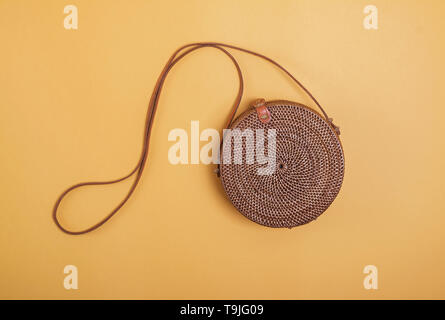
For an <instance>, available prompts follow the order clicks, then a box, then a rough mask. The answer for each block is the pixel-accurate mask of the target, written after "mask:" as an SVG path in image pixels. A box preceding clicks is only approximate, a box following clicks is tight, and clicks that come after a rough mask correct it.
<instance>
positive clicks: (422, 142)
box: [0, 0, 445, 299]
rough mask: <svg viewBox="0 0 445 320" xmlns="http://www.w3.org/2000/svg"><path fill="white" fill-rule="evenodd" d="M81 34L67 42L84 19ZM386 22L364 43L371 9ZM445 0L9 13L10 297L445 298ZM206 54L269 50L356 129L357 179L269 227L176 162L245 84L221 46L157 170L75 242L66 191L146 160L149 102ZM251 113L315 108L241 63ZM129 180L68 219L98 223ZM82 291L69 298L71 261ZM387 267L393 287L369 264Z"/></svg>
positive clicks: (247, 59) (3, 204)
mask: <svg viewBox="0 0 445 320" xmlns="http://www.w3.org/2000/svg"><path fill="white" fill-rule="evenodd" d="M68 4H74V5H76V6H77V8H78V14H79V29H78V30H65V29H64V27H63V20H64V17H65V14H64V13H63V8H64V6H65V5H68ZM368 4H374V5H376V6H377V8H378V10H379V29H378V30H365V29H364V28H363V19H364V17H365V14H364V13H363V8H364V7H365V6H366V5H368ZM444 10H445V2H443V1H440V0H437V1H420V0H419V1H402V0H393V1H383V0H373V1H372V2H369V1H361V0H337V1H327V0H325V1H322V0H317V1H314V0H307V1H302V0H280V1H258V0H252V1H239V0H224V1H208V0H205V1H204V0H203V1H123V0H122V1H87V0H83V1H77V0H76V1H55V0H54V1H24V0H20V1H19V0H15V1H12V0H8V1H5V0H1V1H0V40H1V48H0V88H1V89H0V90H1V91H0V92H1V93H0V139H1V140H0V141H1V157H0V165H1V173H0V195H1V201H0V219H1V220H0V298H7V299H10V298H26V299H28V298H43V299H47V298H61V299H80V298H86V299H90V298H94V299H95V298H105V299H108V298H117V299H126V298H135V299H169V298H175V299H185V298H190V299H195V298H197V299H212V298H227V299H230V298H233V299H238V298H243V299H244V298H246V299H249V298H255V299H300V298H303V299H309V298H318V299H327V298H335V299H343V298H359V299H376V298H383V299H389V298H396V299H397V298H409V299H411V298H434V299H435V298H445V275H444V267H445V257H444V254H443V253H444V250H443V245H444V244H445V235H444V227H445V217H444V209H445V200H444V194H443V193H444V189H445V188H444V187H445V186H444V179H445V169H444V137H445V126H444V125H443V123H444V117H445V112H444V109H445V108H444V102H445V90H444V89H443V83H444V81H445V63H444V62H443V57H444V56H445V46H444V43H445V42H444V32H445V31H444V30H445V20H444V18H443V12H444ZM195 41H220V42H227V43H231V44H234V45H239V46H242V47H245V48H249V49H252V50H256V51H260V52H262V53H264V54H266V55H268V56H270V57H272V58H274V59H276V60H277V61H279V62H280V63H282V64H283V65H284V66H286V67H287V68H288V69H289V70H290V71H291V72H292V73H294V74H295V75H296V76H297V78H298V79H300V80H301V81H302V82H303V83H304V84H305V85H306V86H307V87H308V88H309V89H310V90H311V91H312V92H313V93H314V95H315V96H316V97H317V98H318V99H319V101H320V102H321V103H322V105H323V106H324V107H325V108H326V110H327V111H328V113H329V114H330V115H331V116H333V118H334V120H335V122H336V124H338V125H339V126H340V127H341V130H342V134H341V140H342V143H343V146H344V150H345V158H346V172H345V178H344V185H343V187H342V189H341V191H340V194H339V196H338V198H337V199H336V201H334V203H333V205H332V206H331V207H330V208H329V209H328V211H327V212H326V213H325V214H323V215H322V216H321V217H320V218H319V219H318V220H317V221H315V222H312V223H310V224H308V225H305V226H302V227H298V228H294V229H292V230H288V229H283V230H281V229H268V228H265V227H262V226H259V225H257V224H254V223H252V222H250V221H249V220H247V219H246V218H244V217H243V216H242V215H241V214H239V213H238V212H237V211H236V210H235V208H234V207H233V206H232V205H231V204H230V202H229V201H228V200H227V199H226V197H225V195H224V193H223V189H222V187H221V185H220V182H219V180H218V179H217V178H216V177H215V175H214V174H213V173H212V170H213V169H214V166H206V165H203V164H201V165H188V166H185V165H184V166H173V165H171V164H170V163H169V162H168V159H167V152H168V149H169V147H170V146H171V145H172V144H173V143H172V142H169V141H167V135H168V132H169V131H170V130H171V129H173V128H185V129H187V130H189V128H190V121H191V120H200V126H201V130H203V129H205V128H209V127H212V128H217V129H221V128H222V126H223V124H224V123H225V121H226V118H227V115H228V112H229V109H230V106H231V104H232V101H233V99H234V95H235V93H236V88H237V85H238V84H237V78H236V73H235V70H234V68H233V66H232V65H231V62H230V61H229V60H228V59H227V57H225V56H224V55H222V54H221V53H220V52H217V50H214V49H209V48H207V49H202V50H199V51H198V52H195V53H194V54H192V55H190V56H188V57H187V58H186V59H184V60H183V61H182V62H181V63H180V64H178V65H177V66H176V67H175V68H174V70H173V72H172V73H171V74H170V75H169V77H168V80H167V82H166V86H165V88H164V92H163V95H162V98H161V100H160V105H159V108H158V113H157V115H156V122H155V126H154V129H153V132H152V136H153V139H152V141H151V150H150V151H151V152H150V154H149V163H148V165H147V167H146V170H145V172H144V175H143V178H142V180H141V183H140V185H139V186H138V188H137V190H136V192H135V193H134V196H133V197H132V198H131V200H130V201H129V202H128V203H127V204H126V205H125V207H124V208H123V209H122V210H121V211H120V212H119V213H118V214H117V215H116V216H115V217H114V218H113V219H112V220H111V221H110V222H109V223H107V224H106V225H105V226H103V227H102V228H100V229H99V230H97V231H95V232H93V233H90V234H88V235H84V236H78V237H73V236H68V235H66V234H63V233H62V232H60V231H59V230H58V229H57V228H56V227H55V225H54V223H53V221H52V220H51V210H52V206H53V203H54V201H55V200H56V198H57V196H58V195H59V194H60V192H61V191H62V190H63V189H65V188H66V187H67V186H69V185H71V184H73V183H75V182H80V181H88V180H101V179H105V180H106V179H110V178H117V177H120V176H122V175H124V174H126V173H127V172H128V171H129V170H130V169H131V168H133V166H134V165H135V163H136V161H137V159H138V157H139V152H140V147H141V136H142V131H143V122H144V118H145V113H146V106H147V103H148V99H149V96H150V93H151V90H152V88H153V86H154V83H155V81H156V78H157V76H158V74H159V72H160V71H161V69H162V67H163V65H164V63H165V62H166V60H167V59H168V57H169V56H170V54H171V53H172V52H173V51H174V50H175V49H176V48H177V47H179V46H180V45H182V44H185V43H189V42H195ZM234 54H235V55H236V57H237V58H238V59H239V62H240V64H241V67H242V69H243V71H244V76H245V83H246V87H245V89H246V90H245V97H244V100H243V104H242V110H244V109H245V108H246V106H247V103H248V102H249V101H250V100H252V99H254V98H258V97H264V98H266V99H269V100H271V99H289V100H294V101H299V102H303V103H306V104H309V105H311V106H313V104H311V103H310V101H309V99H308V98H307V97H305V96H304V95H303V94H302V92H301V90H298V89H296V88H295V86H294V85H293V84H292V83H291V82H290V81H289V80H288V79H287V78H286V77H285V76H284V75H283V73H281V72H279V71H278V70H277V69H275V68H274V67H272V66H271V65H268V64H267V63H265V62H264V61H262V60H259V59H257V58H255V57H252V56H247V55H245V54H243V53H238V52H235V53H234ZM128 186H129V182H127V183H122V184H120V185H114V186H111V187H90V188H86V189H83V190H80V191H77V192H75V193H73V194H71V195H70V196H69V197H68V198H67V199H66V201H64V202H63V203H62V206H61V217H62V222H63V224H64V225H65V226H68V227H70V228H77V229H80V228H82V227H86V226H88V225H90V224H92V223H93V222H95V221H97V220H99V219H100V218H101V217H102V216H103V215H104V214H105V213H106V212H107V210H108V209H110V208H111V207H112V206H113V205H115V204H116V203H117V202H118V201H119V200H120V197H122V196H123V194H124V192H125V191H126V189H127V188H128ZM69 264H72V265H75V266H77V267H78V270H79V289H78V290H65V289H64V287H63V279H64V277H65V274H64V273H63V268H64V266H65V265H69ZM368 264H372V265H375V266H377V267H378V270H379V282H378V285H379V288H378V290H365V289H364V288H363V279H364V277H365V275H364V274H363V268H364V266H365V265H368Z"/></svg>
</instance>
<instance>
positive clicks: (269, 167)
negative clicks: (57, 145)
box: [52, 42, 344, 235]
mask: <svg viewBox="0 0 445 320" xmlns="http://www.w3.org/2000/svg"><path fill="white" fill-rule="evenodd" d="M206 47H207V48H214V49H218V50H219V51H220V52H222V53H224V54H225V55H227V56H228V57H229V58H230V60H231V61H232V62H233V64H234V66H235V68H236V70H237V73H238V78H239V90H238V94H237V96H236V98H235V102H234V104H233V107H232V111H231V113H230V116H229V119H228V122H227V124H226V125H225V127H224V128H225V130H224V132H223V143H222V145H221V150H220V157H219V160H220V161H219V164H218V168H217V170H216V172H217V174H218V176H219V177H220V179H221V182H222V185H223V187H224V190H225V193H226V195H227V197H228V198H229V200H230V201H231V202H232V203H233V205H234V206H235V208H236V209H237V210H238V211H239V212H241V213H242V214H243V215H244V216H246V217H247V218H248V219H250V220H252V221H254V222H256V223H258V224H261V225H264V226H268V227H275V228H281V227H286V228H292V227H295V226H298V225H302V224H305V223H308V222H310V221H312V220H314V219H316V218H317V217H318V216H319V215H320V214H322V213H323V212H324V211H325V210H326V209H327V208H328V207H329V206H330V204H331V203H332V202H333V201H334V199H335V198H336V196H337V194H338V192H339V190H340V187H341V185H342V182H343V171H344V157H343V149H342V146H341V143H340V140H339V134H340V131H339V128H338V127H337V126H336V125H334V123H333V121H332V119H331V118H329V117H328V115H327V114H326V112H325V111H324V110H323V108H322V107H321V105H320V104H319V103H318V101H317V100H316V99H315V98H314V97H313V96H312V94H311V93H310V92H309V91H308V90H307V89H306V88H305V87H304V86H303V85H302V84H301V83H300V82H299V81H298V80H297V79H296V78H295V77H294V76H293V75H292V74H291V73H290V72H289V71H287V70H286V69H285V68H284V67H282V66H281V65H279V64H278V63H277V62H275V61H274V60H272V59H270V58H268V57H266V56H264V55H262V54H259V53H256V52H254V51H250V50H246V49H243V48H239V47H235V46H232V45H227V44H222V43H215V42H201V43H193V44H188V45H185V46H183V47H181V48H179V49H178V50H176V51H175V52H174V53H173V55H172V56H171V57H170V59H169V60H168V61H167V63H166V65H165V66H164V69H163V70H162V72H161V74H160V75H159V77H158V80H157V82H156V85H155V88H154V90H153V93H152V96H151V99H150V102H149V105H148V111H147V117H146V122H145V130H144V136H143V144H142V152H141V155H140V158H139V161H138V163H137V164H136V166H135V167H134V169H133V170H132V171H130V172H129V173H128V174H127V175H125V176H124V177H121V178H118V179H114V180H109V181H97V182H82V183H78V184H75V185H73V186H71V187H70V188H68V189H66V190H65V191H64V192H63V193H62V194H61V195H60V196H59V198H58V199H57V200H56V203H55V205H54V208H53V212H52V217H53V220H54V222H55V224H56V225H57V227H59V229H60V230H62V231H63V232H65V233H68V234H72V235H79V234H84V233H88V232H90V231H93V230H95V229H97V228H99V227H100V226H101V225H103V224H104V223H105V222H106V221H108V220H109V219H111V217H113V216H114V214H115V213H116V212H117V211H118V210H119V209H120V208H122V206H123V205H124V204H125V203H126V202H127V201H128V199H129V198H130V197H131V195H132V194H133V192H134V190H135V188H136V186H137V184H138V183H139V181H140V178H141V176H142V172H143V170H144V167H145V163H146V161H147V155H148V149H149V143H150V134H151V129H152V126H153V121H154V117H155V114H156V109H157V106H158V101H159V97H160V95H161V91H162V87H163V85H164V82H165V79H166V77H167V74H168V73H169V72H170V70H171V69H172V68H173V66H174V65H176V63H177V62H178V61H179V60H181V59H182V58H183V57H184V56H186V55H187V54H189V53H191V52H193V51H195V50H197V49H200V48H206ZM228 49H234V50H238V51H242V52H246V53H249V54H252V55H254V56H257V57H260V58H262V59H264V60H266V61H268V62H270V63H272V64H274V65H275V66H276V67H277V68H279V69H280V70H282V71H283V72H284V73H285V74H286V75H288V76H289V77H290V78H291V79H292V80H293V81H294V82H295V83H296V84H297V85H298V86H299V87H300V88H301V89H302V90H303V91H304V92H305V93H306V94H308V95H309V97H310V98H311V99H312V100H313V101H314V103H315V104H316V105H317V106H318V108H319V109H320V111H321V113H318V112H317V111H315V110H313V109H311V108H309V107H307V106H304V105H302V104H300V103H296V102H291V101H285V100H278V101H269V102H266V101H265V100H264V99H258V100H256V101H254V102H253V103H252V105H251V108H249V109H248V110H247V111H245V112H244V113H243V114H241V115H240V116H239V117H238V118H237V119H235V115H236V112H237V110H238V107H239V105H240V102H241V98H242V95H243V88H244V82H243V76H242V72H241V69H240V67H239V64H238V62H237V61H236V59H235V58H234V57H233V55H232V54H231V53H230V52H229V51H228ZM236 141H238V143H235V142H236ZM258 142H262V143H258ZM259 147H261V148H259ZM266 151H267V152H266ZM266 160H267V161H266ZM130 177H134V181H133V183H132V185H131V187H130V189H129V191H128V192H127V195H126V196H125V197H124V199H122V201H121V202H120V203H119V204H118V205H117V206H116V207H115V208H114V209H113V210H112V211H111V212H110V213H109V214H108V215H107V216H106V217H105V218H104V219H103V220H101V221H99V222H98V223H96V224H95V225H93V226H91V227H89V228H86V229H84V230H79V231H73V230H69V229H67V228H65V227H63V226H62V225H61V223H60V221H59V218H58V215H57V209H58V207H59V205H60V202H61V201H62V199H63V198H64V197H65V196H66V195H67V194H68V193H69V192H71V191H72V190H74V189H77V188H79V187H82V186H87V185H104V184H113V183H117V182H120V181H123V180H126V179H128V178H130Z"/></svg>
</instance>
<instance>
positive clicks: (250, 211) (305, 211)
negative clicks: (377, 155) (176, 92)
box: [219, 100, 344, 228]
mask: <svg viewBox="0 0 445 320" xmlns="http://www.w3.org/2000/svg"><path fill="white" fill-rule="evenodd" d="M253 108H255V109H256V110H248V111H246V112H245V113H244V114H242V115H241V116H240V117H239V118H238V119H237V120H236V121H235V122H234V123H233V125H232V126H231V129H232V130H237V129H238V130H239V131H240V132H245V131H246V130H251V131H252V132H253V131H255V132H258V129H260V130H263V131H260V132H266V131H268V130H270V129H273V130H275V132H276V138H275V141H276V142H275V143H276V146H275V147H274V151H275V161H274V166H275V167H273V168H271V169H272V170H269V172H268V174H262V175H260V174H259V170H260V169H261V168H264V165H261V164H259V163H251V164H247V163H246V161H243V162H242V163H241V164H235V163H229V164H224V157H225V156H227V155H229V156H231V155H233V153H234V152H235V151H236V150H235V148H237V147H236V146H234V145H233V143H231V142H232V141H227V140H228V138H227V139H226V138H225V139H224V142H228V143H229V145H230V148H227V149H225V150H222V152H221V154H222V157H221V165H220V170H219V173H220V176H221V182H222V184H223V186H224V190H225V191H226V194H227V196H228V197H229V199H230V201H231V202H232V203H233V205H234V206H235V207H236V208H237V209H238V210H239V211H240V212H241V213H242V214H243V215H245V216H246V217H247V218H249V219H250V220H252V221H254V222H256V223H259V224H262V225H265V226H268V227H278V228H281V227H286V228H292V227H295V226H298V225H301V224H305V223H308V222H310V221H312V220H314V219H316V218H317V217H318V216H319V215H320V214H322V213H323V212H324V211H325V210H326V209H327V208H328V207H329V205H330V204H331V203H332V201H334V199H335V197H336V196H337V194H338V192H339V190H340V187H341V185H342V181H343V169H344V159H343V150H342V147H341V144H340V140H339V139H338V135H337V132H336V130H335V129H334V128H333V127H332V125H331V124H330V123H329V122H327V121H326V120H325V119H324V118H323V117H322V116H321V115H320V114H318V113H317V112H315V111H313V110H312V109H310V108H308V107H306V106H304V105H302V104H299V103H295V102H290V101H271V102H265V101H264V100H259V101H256V102H254V104H253ZM255 138H256V137H255ZM246 145H247V143H244V144H242V145H240V146H238V148H239V150H238V151H239V152H240V153H242V154H243V155H244V157H245V158H248V153H249V152H252V150H249V149H248V148H247V147H246Z"/></svg>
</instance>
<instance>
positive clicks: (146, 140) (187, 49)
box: [52, 42, 338, 235]
mask: <svg viewBox="0 0 445 320" xmlns="http://www.w3.org/2000/svg"><path fill="white" fill-rule="evenodd" d="M204 47H210V48H215V49H218V50H220V51H221V52H223V53H224V54H226V55H227V56H228V57H229V58H230V60H231V61H232V62H233V64H234V65H235V68H236V71H237V73H238V78H239V88H238V94H237V95H236V98H235V101H234V103H233V106H232V110H231V112H230V115H229V118H228V121H227V124H226V126H225V128H229V127H230V125H231V124H232V122H233V120H234V118H235V114H236V112H237V110H238V107H239V105H240V102H241V98H242V95H243V88H244V83H243V75H242V72H241V69H240V67H239V64H238V62H237V61H236V59H235V58H234V57H233V55H232V54H231V53H230V52H229V51H227V50H226V49H234V50H239V51H242V52H246V53H249V54H252V55H254V56H257V57H260V58H262V59H264V60H267V61H269V62H270V63H272V64H274V65H275V66H277V67H278V68H279V69H281V70H282V71H284V72H285V73H286V74H287V75H288V76H289V77H290V78H291V79H292V80H293V81H294V82H295V83H296V84H297V85H298V86H299V87H300V88H301V89H302V90H303V91H304V92H306V94H307V95H308V96H309V97H310V98H311V99H312V100H313V101H314V103H315V104H316V105H317V106H318V107H319V108H320V110H321V112H322V114H323V116H324V117H325V119H326V121H328V122H329V123H331V125H332V126H333V128H334V129H336V131H337V129H338V128H337V127H336V126H335V125H334V124H333V123H332V119H330V118H329V117H328V115H327V114H326V112H325V111H324V110H323V108H322V107H321V105H320V104H319V103H318V101H317V100H316V99H315V98H314V97H313V95H312V94H311V93H310V92H309V91H308V90H307V89H306V88H305V87H304V86H303V85H302V84H301V83H300V82H299V81H298V80H297V79H296V78H295V77H294V76H293V75H292V74H291V73H290V72H289V71H287V70H286V69H285V68H284V67H282V66H281V65H280V64H278V63H277V62H275V61H274V60H272V59H270V58H268V57H266V56H264V55H262V54H259V53H256V52H254V51H250V50H247V49H243V48H239V47H235V46H232V45H228V44H223V43H217V42H198V43H191V44H187V45H184V46H182V47H180V48H179V49H177V50H176V51H175V52H174V53H173V55H172V56H171V57H170V58H169V59H168V61H167V63H166V64H165V66H164V69H163V70H162V72H161V74H160V75H159V77H158V80H157V82H156V85H155V87H154V89H153V93H152V95H151V98H150V101H149V103H148V110H147V116H146V120H145V130H144V135H143V140H142V151H141V155H140V158H139V160H138V162H137V164H136V166H135V167H134V169H133V170H131V171H130V173H128V174H127V175H125V176H123V177H121V178H119V179H115V180H109V181H93V182H81V183H78V184H75V185H73V186H71V187H69V188H68V189H66V190H65V191H64V192H63V193H62V194H61V195H60V196H59V197H58V198H57V200H56V203H55V204H54V208H53V212H52V216H53V220H54V222H55V224H56V226H57V227H58V228H59V229H60V230H62V231H63V232H65V233H67V234H71V235H80V234H85V233H88V232H91V231H93V230H95V229H97V228H99V227H100V226H102V225H103V224H104V223H105V222H107V221H108V220H110V219H111V217H113V216H114V215H115V214H116V212H117V211H119V209H120V208H122V206H123V205H124V204H125V203H126V202H127V201H128V199H129V198H130V197H131V195H132V194H133V192H134V190H135V189H136V186H137V185H138V183H139V180H140V178H141V176H142V172H143V170H144V167H145V163H146V161H147V155H148V148H149V145H150V133H151V129H152V126H153V121H154V117H155V114H156V108H157V106H158V101H159V97H160V94H161V90H162V87H163V85H164V82H165V79H166V77H167V74H168V73H169V72H170V70H171V69H172V68H173V66H174V65H175V64H176V63H178V61H179V60H181V59H182V58H183V57H184V56H186V55H187V54H189V53H191V52H193V51H195V50H197V49H200V48H204ZM133 175H135V179H134V181H133V183H132V185H131V187H130V189H129V190H128V192H127V194H126V195H125V197H124V198H123V199H122V200H121V202H120V203H119V204H118V205H117V206H116V207H115V208H114V209H113V210H112V211H111V212H110V213H109V214H108V215H107V216H106V217H105V218H103V219H102V220H101V221H99V222H98V223H96V224H95V225H93V226H91V227H89V228H86V229H84V230H80V231H72V230H68V229H66V228H65V227H63V226H62V225H61V224H60V222H59V219H58V217H57V209H58V208H59V205H60V202H61V201H62V199H63V198H64V197H65V196H66V195H67V194H68V193H69V192H71V191H72V190H74V189H77V188H80V187H83V186H91V185H107V184H114V183H118V182H121V181H124V180H126V179H128V178H130V177H132V176H133Z"/></svg>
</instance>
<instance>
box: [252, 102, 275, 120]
mask: <svg viewBox="0 0 445 320" xmlns="http://www.w3.org/2000/svg"><path fill="white" fill-rule="evenodd" d="M250 105H251V106H252V107H254V108H255V110H256V113H257V115H258V119H260V121H261V122H262V123H269V122H270V119H271V117H270V112H269V109H267V107H266V100H264V99H257V100H255V101H253V102H252V103H251V104H250Z"/></svg>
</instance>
